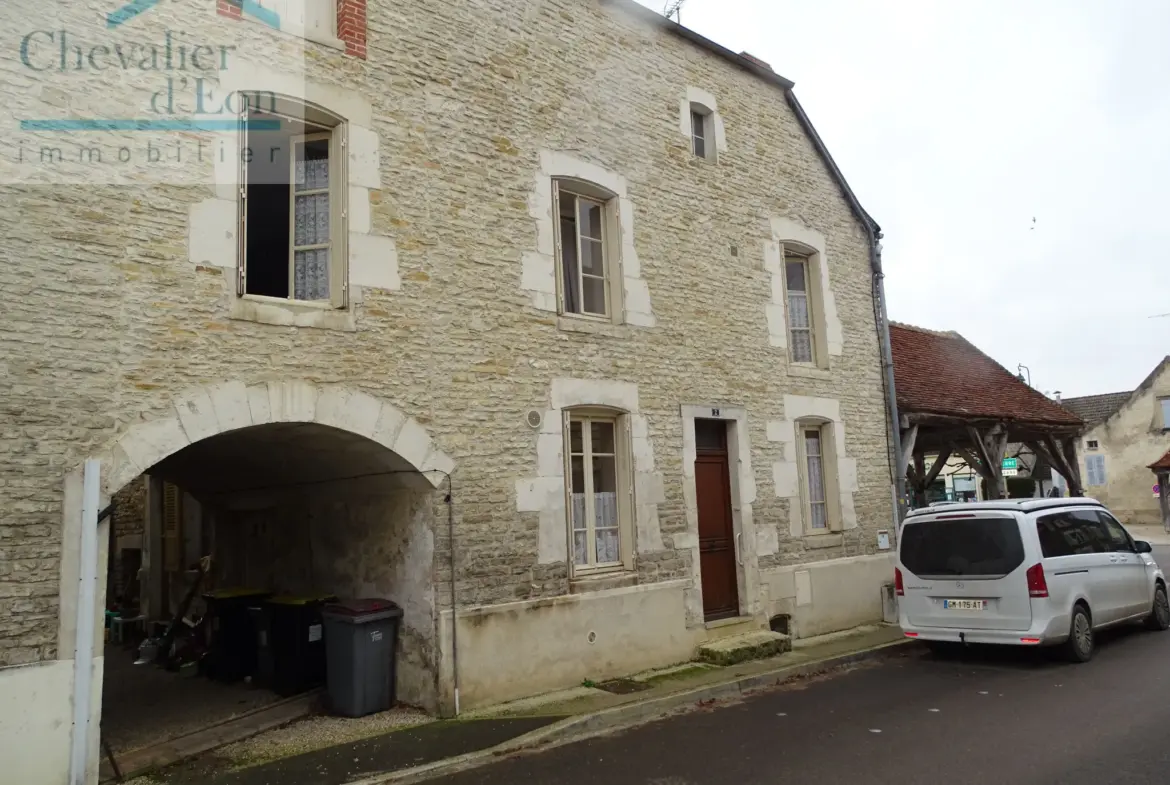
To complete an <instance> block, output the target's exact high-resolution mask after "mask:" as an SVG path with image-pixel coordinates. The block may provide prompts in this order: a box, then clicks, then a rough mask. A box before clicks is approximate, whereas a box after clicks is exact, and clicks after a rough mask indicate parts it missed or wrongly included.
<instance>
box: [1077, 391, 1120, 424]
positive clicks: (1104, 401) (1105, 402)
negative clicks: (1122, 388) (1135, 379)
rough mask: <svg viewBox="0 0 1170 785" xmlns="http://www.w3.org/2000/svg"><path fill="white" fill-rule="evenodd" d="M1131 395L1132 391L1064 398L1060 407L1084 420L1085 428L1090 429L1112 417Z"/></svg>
mask: <svg viewBox="0 0 1170 785" xmlns="http://www.w3.org/2000/svg"><path fill="white" fill-rule="evenodd" d="M1131 395H1133V391H1132V390H1130V391H1129V392H1115V393H1105V394H1104V395H1083V396H1081V397H1079V398H1065V399H1064V400H1062V401H1061V402H1060V405H1061V406H1063V407H1064V408H1066V409H1068V410H1069V411H1070V412H1072V413H1073V414H1075V415H1077V416H1078V417H1080V418H1081V419H1082V420H1084V421H1085V425H1086V426H1087V427H1089V428H1092V427H1093V426H1094V425H1098V424H1099V423H1103V422H1105V421H1106V420H1108V419H1109V418H1110V417H1112V416H1113V415H1114V413H1115V412H1116V411H1117V410H1118V409H1120V408H1121V405H1122V404H1123V403H1125V402H1126V401H1128V400H1129V397H1130V396H1131Z"/></svg>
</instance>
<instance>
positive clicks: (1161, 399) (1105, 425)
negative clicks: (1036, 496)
mask: <svg viewBox="0 0 1170 785" xmlns="http://www.w3.org/2000/svg"><path fill="white" fill-rule="evenodd" d="M1061 403H1062V404H1063V405H1064V407H1065V408H1067V409H1069V410H1070V411H1073V412H1076V413H1077V415H1079V416H1080V417H1081V419H1083V420H1084V421H1085V429H1084V431H1083V432H1082V433H1081V435H1080V438H1079V439H1078V440H1077V459H1078V460H1079V462H1080V465H1081V473H1082V477H1083V478H1084V481H1085V494H1086V495H1088V496H1092V497H1093V498H1094V499H1098V500H1100V501H1101V502H1103V503H1104V504H1106V505H1108V506H1109V508H1110V509H1111V510H1113V512H1114V514H1116V515H1117V517H1118V518H1119V519H1120V520H1121V522H1122V523H1128V524H1159V523H1161V522H1162V510H1161V501H1160V499H1159V494H1158V493H1156V492H1155V491H1154V486H1155V485H1157V482H1158V481H1157V477H1155V475H1154V473H1153V472H1152V471H1150V467H1151V465H1152V464H1154V463H1155V462H1157V461H1158V460H1159V459H1160V458H1161V457H1162V456H1163V455H1164V454H1165V453H1166V451H1167V450H1170V356H1167V357H1165V358H1164V359H1163V360H1162V361H1161V362H1160V363H1158V365H1157V367H1155V368H1154V370H1152V371H1151V372H1150V374H1149V375H1148V376H1147V377H1146V378H1145V379H1144V380H1143V381H1142V383H1141V384H1139V385H1138V386H1137V389H1134V390H1130V391H1129V392H1117V393H1106V394H1104V395H1086V396H1082V397H1077V398H1065V399H1064V400H1063V401H1061ZM1159 490H1160V489H1159Z"/></svg>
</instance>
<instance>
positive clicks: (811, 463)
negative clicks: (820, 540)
mask: <svg viewBox="0 0 1170 785" xmlns="http://www.w3.org/2000/svg"><path fill="white" fill-rule="evenodd" d="M796 429H797V430H796V433H797V439H798V442H797V444H798V447H799V453H800V474H801V502H802V506H803V508H804V509H803V518H804V524H805V525H804V528H805V533H806V534H827V533H829V532H832V531H837V530H839V529H840V526H839V525H838V524H837V521H838V519H839V517H840V516H839V514H838V512H837V511H838V503H837V473H836V465H837V462H836V458H835V455H836V450H835V448H834V445H833V443H832V439H833V429H832V426H831V425H830V424H827V423H822V422H815V421H814V422H802V423H797V425H796Z"/></svg>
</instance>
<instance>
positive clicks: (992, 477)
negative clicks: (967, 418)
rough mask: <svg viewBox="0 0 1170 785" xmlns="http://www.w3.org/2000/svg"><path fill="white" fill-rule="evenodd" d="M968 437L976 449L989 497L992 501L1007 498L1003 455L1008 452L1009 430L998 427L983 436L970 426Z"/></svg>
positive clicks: (968, 427) (975, 452)
mask: <svg viewBox="0 0 1170 785" xmlns="http://www.w3.org/2000/svg"><path fill="white" fill-rule="evenodd" d="M967 436H968V437H969V438H970V439H971V443H972V445H973V446H974V448H975V449H974V454H975V456H976V457H977V458H978V459H979V463H980V464H981V465H982V467H983V469H982V471H980V474H982V475H983V478H984V479H985V480H987V495H988V496H989V497H990V498H992V499H1002V498H1004V497H1006V496H1007V485H1006V483H1005V482H1004V479H1003V454H1004V452H1006V451H1007V428H1005V427H1003V426H1002V425H996V426H995V427H993V428H992V429H991V430H990V431H988V432H987V433H986V434H983V433H980V431H979V429H978V428H976V427H975V426H973V425H968V426H967ZM964 457H965V456H964ZM968 462H969V461H968Z"/></svg>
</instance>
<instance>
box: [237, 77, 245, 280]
mask: <svg viewBox="0 0 1170 785" xmlns="http://www.w3.org/2000/svg"><path fill="white" fill-rule="evenodd" d="M237 120H238V128H239V137H240V151H241V153H240V155H239V156H238V162H239V176H238V180H239V189H240V190H239V194H238V195H237V196H238V198H237V199H236V205H237V208H236V210H237V215H238V218H239V220H238V221H237V226H236V239H237V240H238V244H237V251H236V295H237V296H239V297H243V296H244V293H245V292H247V290H248V164H247V163H245V162H244V159H245V158H246V157H247V156H245V155H244V154H243V151H245V150H247V149H248V99H247V97H246V96H245V97H244V100H243V101H242V102H241V106H240V115H239V117H238V118H237Z"/></svg>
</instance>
